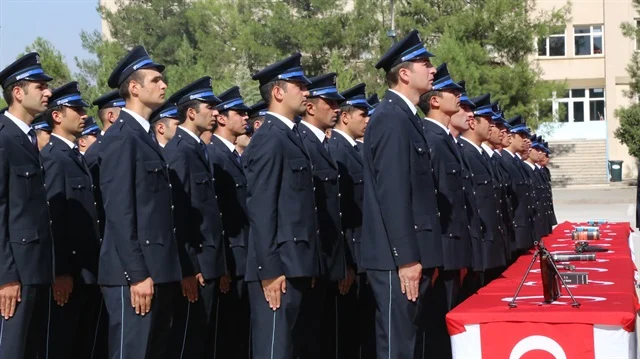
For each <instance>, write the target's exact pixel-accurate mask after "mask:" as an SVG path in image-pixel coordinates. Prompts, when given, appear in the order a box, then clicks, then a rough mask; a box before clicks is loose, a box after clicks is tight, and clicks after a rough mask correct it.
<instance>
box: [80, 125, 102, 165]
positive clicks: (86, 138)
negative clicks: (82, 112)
mask: <svg viewBox="0 0 640 359" xmlns="http://www.w3.org/2000/svg"><path fill="white" fill-rule="evenodd" d="M100 132H101V131H100V127H99V126H98V124H97V123H96V120H95V119H94V118H93V117H92V116H89V117H87V118H86V119H85V120H84V129H83V130H82V132H81V133H80V137H78V139H77V140H76V144H77V145H78V150H79V151H80V154H82V155H83V156H84V155H86V153H87V150H88V149H89V148H90V147H91V146H93V145H94V144H95V143H96V142H98V136H100Z"/></svg>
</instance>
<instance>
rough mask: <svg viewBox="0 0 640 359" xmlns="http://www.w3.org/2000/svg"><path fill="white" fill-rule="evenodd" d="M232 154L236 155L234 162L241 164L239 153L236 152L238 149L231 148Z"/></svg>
mask: <svg viewBox="0 0 640 359" xmlns="http://www.w3.org/2000/svg"><path fill="white" fill-rule="evenodd" d="M233 155H234V156H236V162H238V164H239V165H242V159H241V158H240V154H239V153H238V151H236V150H235V149H233Z"/></svg>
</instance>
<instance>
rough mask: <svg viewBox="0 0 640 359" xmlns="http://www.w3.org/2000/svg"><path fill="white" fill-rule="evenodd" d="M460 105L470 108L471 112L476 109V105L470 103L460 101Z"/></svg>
mask: <svg viewBox="0 0 640 359" xmlns="http://www.w3.org/2000/svg"><path fill="white" fill-rule="evenodd" d="M460 104H461V105H467V106H469V107H471V109H472V110H473V109H475V108H476V104H475V103H473V102H471V101H467V100H462V101H460Z"/></svg>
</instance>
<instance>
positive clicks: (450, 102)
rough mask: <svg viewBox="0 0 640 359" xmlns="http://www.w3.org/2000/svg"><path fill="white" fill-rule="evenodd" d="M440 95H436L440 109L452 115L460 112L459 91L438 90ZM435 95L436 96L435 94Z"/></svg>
mask: <svg viewBox="0 0 640 359" xmlns="http://www.w3.org/2000/svg"><path fill="white" fill-rule="evenodd" d="M440 93H441V94H442V97H438V100H439V101H440V111H442V112H443V113H445V114H447V115H449V116H453V115H455V114H457V113H458V112H460V92H459V91H456V90H443V91H441V92H440ZM436 97H437V96H436Z"/></svg>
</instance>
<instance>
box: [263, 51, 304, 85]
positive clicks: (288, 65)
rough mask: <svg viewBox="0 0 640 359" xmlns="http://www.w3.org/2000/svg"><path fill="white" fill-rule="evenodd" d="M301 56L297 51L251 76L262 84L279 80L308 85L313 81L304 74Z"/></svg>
mask: <svg viewBox="0 0 640 359" xmlns="http://www.w3.org/2000/svg"><path fill="white" fill-rule="evenodd" d="M301 58H302V55H300V53H299V52H296V53H295V54H293V55H291V56H289V57H287V58H286V59H283V60H280V61H278V62H276V63H274V64H271V65H269V66H267V67H265V68H264V69H262V70H260V71H258V72H256V73H255V74H253V76H251V78H252V79H253V80H255V81H259V82H260V86H262V85H265V84H268V83H269V82H273V81H278V80H281V81H292V82H301V83H303V84H307V85H308V84H310V83H311V81H309V79H308V78H307V77H306V76H305V75H304V69H303V68H302V65H300V59H301Z"/></svg>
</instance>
